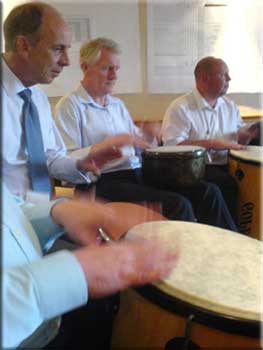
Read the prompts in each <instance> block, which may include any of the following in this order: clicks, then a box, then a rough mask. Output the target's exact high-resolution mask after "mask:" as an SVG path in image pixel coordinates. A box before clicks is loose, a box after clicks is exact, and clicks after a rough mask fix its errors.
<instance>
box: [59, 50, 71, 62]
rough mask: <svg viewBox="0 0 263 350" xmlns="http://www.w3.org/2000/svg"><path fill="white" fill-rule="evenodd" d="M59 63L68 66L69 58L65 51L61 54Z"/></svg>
mask: <svg viewBox="0 0 263 350" xmlns="http://www.w3.org/2000/svg"><path fill="white" fill-rule="evenodd" d="M59 63H60V64H61V65H62V66H69V65H70V59H69V55H68V52H67V51H65V52H63V55H62V56H61V57H60V60H59Z"/></svg>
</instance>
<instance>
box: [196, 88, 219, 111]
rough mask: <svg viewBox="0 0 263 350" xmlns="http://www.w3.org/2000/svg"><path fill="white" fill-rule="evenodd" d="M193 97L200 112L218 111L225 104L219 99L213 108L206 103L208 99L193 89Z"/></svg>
mask: <svg viewBox="0 0 263 350" xmlns="http://www.w3.org/2000/svg"><path fill="white" fill-rule="evenodd" d="M193 95H194V99H195V101H196V104H197V107H198V109H199V110H202V109H209V110H216V109H218V108H219V106H220V105H221V104H222V103H223V102H224V100H223V98H222V97H218V99H217V101H216V105H215V107H214V108H212V107H211V106H210V105H209V103H208V102H207V101H206V99H205V98H204V97H203V96H202V95H201V94H200V92H199V91H198V90H197V88H194V89H193Z"/></svg>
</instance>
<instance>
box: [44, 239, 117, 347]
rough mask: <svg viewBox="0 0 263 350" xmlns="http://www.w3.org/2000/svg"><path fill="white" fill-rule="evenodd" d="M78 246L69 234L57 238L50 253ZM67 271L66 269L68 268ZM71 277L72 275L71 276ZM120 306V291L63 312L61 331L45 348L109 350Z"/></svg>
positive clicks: (73, 248)
mask: <svg viewBox="0 0 263 350" xmlns="http://www.w3.org/2000/svg"><path fill="white" fill-rule="evenodd" d="M77 248H79V246H77V245H76V244H75V243H73V242H72V241H70V239H69V238H68V237H67V236H63V237H62V238H60V239H59V240H57V241H56V242H55V243H54V245H53V247H52V248H51V249H50V251H49V254H50V253H54V252H56V251H59V250H62V249H67V250H71V251H72V250H75V249H77ZM65 273H66V271H65ZM69 278H70V276H69ZM118 307H119V294H116V295H113V296H110V297H107V298H102V299H97V300H88V303H87V304H86V305H84V306H82V307H80V308H78V309H75V310H73V311H70V312H67V313H65V314H64V315H63V316H62V322H61V325H60V328H59V333H58V335H57V336H56V337H55V338H54V339H53V340H52V341H51V342H50V343H49V344H48V345H46V347H45V349H54V350H55V349H57V350H63V349H72V350H73V349H74V350H75V349H92V350H110V349H111V334H112V327H113V320H114V316H115V314H116V313H117V310H118Z"/></svg>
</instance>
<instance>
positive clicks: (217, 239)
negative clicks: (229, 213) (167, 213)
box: [127, 221, 263, 321]
mask: <svg viewBox="0 0 263 350" xmlns="http://www.w3.org/2000/svg"><path fill="white" fill-rule="evenodd" d="M138 236H139V237H144V238H147V239H151V240H153V239H154V240H160V241H162V242H163V244H164V245H167V247H168V248H169V249H178V247H179V251H180V258H179V262H178V264H177V266H176V267H175V268H174V270H173V271H172V273H171V274H170V276H169V277H168V278H167V279H165V280H164V281H162V282H160V283H158V284H155V287H157V288H158V289H159V290H160V291H162V292H163V293H165V294H167V295H169V296H172V297H175V298H176V299H179V300H182V301H184V302H187V303H190V304H191V305H195V306H197V307H201V308H202V309H205V310H208V311H210V312H215V313H219V314H220V315H226V316H227V317H230V318H232V317H233V318H234V317H237V318H239V319H243V320H250V321H252V320H253V321H260V319H261V316H262V315H261V304H260V302H261V273H260V272H261V271H260V259H261V256H262V252H263V247H262V242H260V241H258V240H256V239H252V238H250V237H247V236H244V235H241V234H237V233H233V232H231V231H228V230H223V229H220V228H216V227H213V226H208V225H203V224H198V223H189V222H182V221H180V222H176V221H163V222H160V221H159V222H152V223H151V222H149V223H144V224H140V225H137V226H135V227H134V228H132V230H130V231H129V232H128V234H127V239H134V238H136V237H138Z"/></svg>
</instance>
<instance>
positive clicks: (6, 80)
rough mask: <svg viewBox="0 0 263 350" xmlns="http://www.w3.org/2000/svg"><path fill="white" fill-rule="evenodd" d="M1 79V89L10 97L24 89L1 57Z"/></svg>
mask: <svg viewBox="0 0 263 350" xmlns="http://www.w3.org/2000/svg"><path fill="white" fill-rule="evenodd" d="M2 78H3V82H2V85H3V89H4V90H5V92H6V94H7V95H8V96H10V97H12V96H15V95H17V94H18V93H19V92H20V91H22V90H24V89H26V87H25V86H24V85H23V84H22V82H21V81H20V80H19V79H18V77H17V76H16V75H15V74H14V73H13V72H12V70H11V69H10V68H9V67H8V65H7V64H6V62H5V60H4V58H3V57H2Z"/></svg>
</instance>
